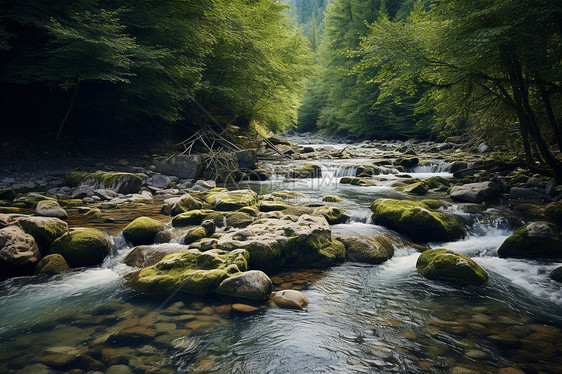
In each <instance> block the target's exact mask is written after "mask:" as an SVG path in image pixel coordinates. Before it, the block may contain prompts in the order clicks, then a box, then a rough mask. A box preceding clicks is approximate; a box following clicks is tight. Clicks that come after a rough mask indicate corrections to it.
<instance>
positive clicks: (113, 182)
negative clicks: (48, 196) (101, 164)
mask: <svg viewBox="0 0 562 374" xmlns="http://www.w3.org/2000/svg"><path fill="white" fill-rule="evenodd" d="M64 184H65V185H66V186H69V187H81V188H86V189H89V190H91V193H90V192H88V196H93V195H94V190H97V189H100V188H105V189H110V190H113V191H114V192H117V193H121V194H132V193H138V192H139V191H140V189H141V187H142V179H141V178H139V177H138V176H137V175H135V174H131V173H118V172H101V171H100V172H98V173H94V174H90V173H82V172H70V173H66V175H65V177H64ZM73 198H77V197H73Z"/></svg>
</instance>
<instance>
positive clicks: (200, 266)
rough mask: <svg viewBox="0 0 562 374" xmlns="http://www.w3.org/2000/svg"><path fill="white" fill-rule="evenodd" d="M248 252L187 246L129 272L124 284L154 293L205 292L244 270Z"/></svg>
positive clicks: (212, 290)
mask: <svg viewBox="0 0 562 374" xmlns="http://www.w3.org/2000/svg"><path fill="white" fill-rule="evenodd" d="M247 258H248V253H247V252H246V251H245V250H243V249H236V250H233V251H230V252H228V251H222V250H218V249H211V250H209V251H206V252H200V251H198V250H196V249H189V250H187V251H182V252H178V253H173V254H170V255H167V256H166V257H164V258H163V259H162V260H160V261H159V262H158V263H156V264H155V265H152V266H149V267H147V268H144V269H142V270H141V271H139V272H137V273H133V274H132V275H130V276H129V277H128V278H127V284H128V285H129V286H131V287H133V288H135V289H138V290H141V291H146V292H150V293H158V294H172V293H175V292H177V291H180V292H184V293H188V294H192V295H209V294H212V293H214V292H215V291H216V289H217V287H218V286H219V284H220V283H221V282H222V281H223V280H225V279H226V278H228V277H230V276H233V275H236V274H240V273H241V272H242V271H246V270H247V269H248V262H247Z"/></svg>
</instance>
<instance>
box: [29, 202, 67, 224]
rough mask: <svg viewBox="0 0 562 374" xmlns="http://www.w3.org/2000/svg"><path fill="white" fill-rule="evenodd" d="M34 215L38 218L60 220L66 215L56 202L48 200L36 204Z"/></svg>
mask: <svg viewBox="0 0 562 374" xmlns="http://www.w3.org/2000/svg"><path fill="white" fill-rule="evenodd" d="M35 215H36V216H40V217H55V218H60V219H66V218H67V217H68V214H66V211H65V210H64V209H63V208H62V207H61V206H60V205H59V203H58V202H57V201H56V200H53V199H49V200H43V201H40V202H38V203H37V206H36V207H35Z"/></svg>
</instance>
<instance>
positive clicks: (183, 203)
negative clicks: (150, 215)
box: [172, 194, 203, 216]
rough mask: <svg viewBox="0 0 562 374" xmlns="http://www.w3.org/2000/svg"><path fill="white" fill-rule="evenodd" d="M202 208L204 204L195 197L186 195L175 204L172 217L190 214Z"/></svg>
mask: <svg viewBox="0 0 562 374" xmlns="http://www.w3.org/2000/svg"><path fill="white" fill-rule="evenodd" d="M202 207H203V203H201V202H200V201H198V200H197V199H195V198H194V197H193V196H191V195H189V194H185V195H183V196H182V197H181V198H180V200H179V201H178V202H177V203H176V204H174V207H173V208H172V216H176V215H178V214H181V213H185V212H189V211H191V210H200V209H201V208H202Z"/></svg>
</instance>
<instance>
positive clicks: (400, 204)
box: [371, 199, 466, 242]
mask: <svg viewBox="0 0 562 374" xmlns="http://www.w3.org/2000/svg"><path fill="white" fill-rule="evenodd" d="M371 210H372V211H373V213H374V214H373V222H374V223H375V224H378V225H382V226H385V227H388V228H390V229H392V230H395V231H398V232H399V233H401V234H404V235H407V236H409V237H410V238H411V239H412V240H414V241H417V242H433V241H438V242H441V241H453V240H457V239H461V238H463V237H464V236H465V234H466V229H465V228H464V226H463V225H462V224H461V223H460V222H459V221H458V220H457V219H456V218H455V217H453V216H450V215H447V214H445V213H441V212H437V211H435V210H433V209H431V208H430V207H428V206H427V205H425V204H423V203H421V202H415V201H410V200H395V199H378V200H375V201H374V202H373V203H372V204H371Z"/></svg>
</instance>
